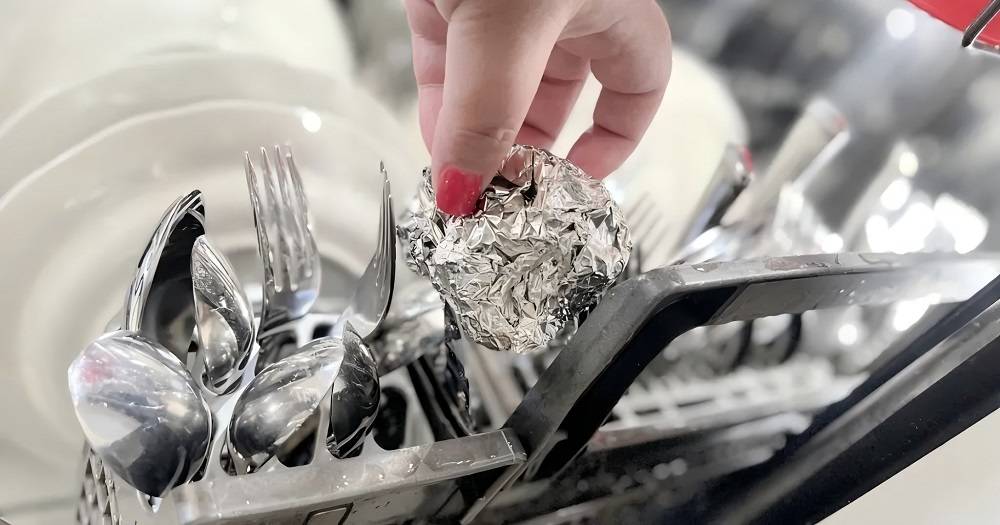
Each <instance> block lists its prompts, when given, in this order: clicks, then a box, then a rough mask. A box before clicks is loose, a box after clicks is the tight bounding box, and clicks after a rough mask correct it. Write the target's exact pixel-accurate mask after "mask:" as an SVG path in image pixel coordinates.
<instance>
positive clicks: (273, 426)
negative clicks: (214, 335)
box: [228, 329, 379, 473]
mask: <svg viewBox="0 0 1000 525" xmlns="http://www.w3.org/2000/svg"><path fill="white" fill-rule="evenodd" d="M343 334H344V335H343V337H324V338H320V339H316V340H314V341H311V342H309V343H307V344H306V345H305V346H303V347H302V348H301V349H300V350H299V351H298V352H296V353H294V354H292V355H290V356H288V357H285V358H284V359H282V360H280V361H278V362H276V363H272V364H270V365H268V366H267V367H265V368H264V369H263V370H262V371H261V372H260V373H259V374H257V376H256V377H254V379H253V381H251V383H250V384H249V385H248V386H247V388H246V390H244V391H243V393H242V394H241V395H240V398H239V399H238V400H237V402H236V406H235V407H234V409H233V418H232V422H231V423H230V425H229V432H228V440H229V445H230V453H231V455H232V457H233V459H234V462H235V463H236V466H237V471H238V472H239V473H246V472H252V471H254V470H257V469H259V468H261V467H262V466H263V465H264V464H265V463H267V462H268V461H270V459H271V458H273V457H275V456H276V455H277V456H285V455H287V454H288V453H290V452H291V451H292V450H294V449H297V448H298V447H299V446H300V445H302V444H303V442H304V441H305V440H306V439H307V438H308V437H310V436H314V435H315V434H314V432H315V430H316V429H317V428H328V429H329V431H328V434H327V439H326V444H327V447H328V448H329V449H330V451H331V452H332V453H333V454H334V455H337V456H338V457H344V456H346V455H349V454H351V453H353V452H354V451H355V450H357V448H358V447H359V446H360V445H361V443H362V442H363V440H364V436H365V435H366V433H367V431H368V429H369V428H370V427H371V425H372V423H373V422H374V419H375V412H377V410H378V400H379V382H378V374H377V372H376V369H375V360H374V358H373V357H372V354H371V351H370V350H369V349H368V347H367V346H365V344H364V343H363V342H362V341H361V339H360V338H359V337H358V336H357V334H356V333H355V332H354V331H353V329H348V330H345V331H344V333H343ZM328 396H329V399H330V421H329V422H328V423H326V422H322V421H319V413H320V410H319V408H320V404H321V403H323V401H324V399H327V397H328Z"/></svg>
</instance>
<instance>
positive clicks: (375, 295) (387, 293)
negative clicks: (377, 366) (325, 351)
mask: <svg viewBox="0 0 1000 525" xmlns="http://www.w3.org/2000/svg"><path fill="white" fill-rule="evenodd" d="M379 172H380V173H381V174H382V203H381V206H380V208H379V218H378V244H377V246H376V248H375V253H374V254H373V255H372V258H371V259H370V260H369V261H368V266H367V267H366V268H365V273H364V274H362V275H361V280H360V281H359V282H358V286H357V288H355V289H354V294H353V295H352V296H351V300H350V302H349V303H348V305H347V309H345V310H344V312H343V313H342V314H340V320H339V321H338V322H337V325H338V326H337V329H336V330H335V333H339V332H340V331H342V330H343V327H344V325H345V324H346V323H348V322H350V323H351V325H352V326H354V328H355V330H357V333H358V335H359V336H361V339H363V340H365V341H370V340H371V339H372V337H373V336H374V335H375V334H376V333H377V332H378V330H379V327H380V326H381V325H382V322H383V321H384V320H385V316H386V314H387V313H388V312H389V306H390V304H391V303H392V291H393V288H394V286H395V281H396V218H395V215H394V214H393V210H392V192H391V189H390V186H389V174H388V173H386V171H385V165H384V164H379Z"/></svg>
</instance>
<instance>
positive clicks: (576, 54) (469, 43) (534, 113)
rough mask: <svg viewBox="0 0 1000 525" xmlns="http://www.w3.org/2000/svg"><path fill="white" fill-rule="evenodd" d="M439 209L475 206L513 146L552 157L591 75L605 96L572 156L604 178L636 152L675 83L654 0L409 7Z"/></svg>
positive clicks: (501, 0) (477, 1) (453, 0)
mask: <svg viewBox="0 0 1000 525" xmlns="http://www.w3.org/2000/svg"><path fill="white" fill-rule="evenodd" d="M405 2H406V13H407V19H408V20H409V24H410V29H411V33H412V38H413V67H414V73H415V76H416V79H417V86H418V90H419V103H420V131H421V134H422V135H423V138H424V142H425V143H426V144H427V148H428V149H429V150H430V152H431V173H432V175H433V182H434V188H435V194H436V195H437V197H436V198H437V205H438V208H440V209H441V210H442V211H444V212H446V213H450V214H452V215H468V214H471V213H472V212H474V211H475V205H476V201H477V200H478V198H479V195H480V194H481V193H482V191H483V189H484V188H485V186H486V184H487V183H489V181H490V179H491V178H492V175H493V174H494V173H495V172H496V170H497V168H499V167H500V163H501V161H502V159H503V158H504V157H505V156H506V154H507V152H508V150H509V149H510V147H511V145H513V144H514V142H515V141H516V142H517V143H519V144H529V145H533V146H538V147H542V148H549V147H551V146H552V143H553V142H554V141H555V139H556V137H557V136H558V135H559V132H560V131H561V130H562V127H563V124H565V122H566V118H567V117H568V116H569V113H570V110H571V109H572V108H573V105H574V103H575V102H576V99H577V96H578V95H579V93H580V89H581V88H582V87H583V82H584V80H586V78H587V75H588V73H590V72H593V73H594V77H595V78H596V79H597V80H598V81H599V82H600V83H601V85H602V86H603V89H602V91H601V95H600V97H599V98H598V101H597V106H596V107H595V108H594V123H593V126H592V127H591V128H590V129H589V130H588V131H586V132H585V133H583V134H582V135H581V136H580V138H579V139H578V140H577V141H576V143H575V144H574V145H573V147H572V149H571V150H570V152H569V155H568V158H569V160H570V161H571V162H573V163H574V164H576V165H577V166H579V167H580V168H581V169H583V171H585V172H586V173H589V174H590V175H591V176H593V177H596V178H603V177H605V176H607V175H608V174H609V173H611V172H612V171H614V170H615V169H616V168H617V167H618V166H620V165H621V163H622V162H624V161H625V159H626V158H628V156H629V155H630V154H631V153H632V151H633V150H634V149H635V147H636V144H638V141H639V139H640V138H641V137H642V135H643V133H645V131H646V128H647V127H648V126H649V123H650V121H651V120H652V119H653V116H654V115H655V113H656V110H657V108H658V107H659V105H660V100H661V99H662V98H663V91H664V89H665V88H666V85H667V80H668V78H669V77H670V31H669V29H668V28H667V22H666V19H665V18H664V16H663V12H662V11H661V10H660V8H659V6H658V5H657V4H656V2H655V1H653V0H617V1H614V0H405Z"/></svg>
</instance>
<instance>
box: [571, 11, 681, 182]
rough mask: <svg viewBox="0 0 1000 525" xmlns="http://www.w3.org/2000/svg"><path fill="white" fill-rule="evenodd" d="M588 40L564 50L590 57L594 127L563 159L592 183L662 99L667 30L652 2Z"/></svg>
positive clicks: (621, 156)
mask: <svg viewBox="0 0 1000 525" xmlns="http://www.w3.org/2000/svg"><path fill="white" fill-rule="evenodd" d="M632 7H633V8H634V9H636V10H637V11H636V12H634V13H630V14H627V15H626V16H625V17H624V18H622V19H621V22H620V23H617V24H613V25H612V26H611V27H609V28H608V29H607V30H605V31H603V32H601V33H599V34H596V35H592V36H586V37H581V38H578V39H574V40H570V41H564V42H563V43H562V44H561V45H563V46H564V47H565V48H566V49H567V50H569V51H570V52H572V53H574V54H579V55H582V56H591V57H593V58H592V59H591V70H592V71H593V72H594V76H595V77H596V78H597V80H598V81H599V82H600V83H601V85H602V86H603V89H602V90H601V94H600V96H599V97H598V99H597V105H596V106H595V107H594V124H593V126H592V127H591V128H590V129H589V130H588V131H586V132H584V133H583V134H582V135H581V136H580V138H579V139H578V140H577V142H576V143H575V144H574V145H573V147H572V149H570V152H569V155H568V159H569V160H570V161H571V162H573V163H574V164H576V165H577V166H579V167H580V168H581V169H583V170H584V171H585V172H586V173H589V174H590V175H592V176H593V177H595V178H604V177H606V176H607V175H608V174H610V173H611V172H612V171H614V170H615V169H617V168H618V167H619V166H621V164H622V162H624V161H625V160H626V159H627V158H628V156H629V155H631V154H632V151H634V150H635V147H636V145H638V143H639V139H641V138H642V135H643V133H645V132H646V128H648V127H649V123H650V122H651V121H652V120H653V117H654V116H655V115H656V110H657V109H658V108H659V106H660V101H661V100H662V99H663V92H664V90H665V89H666V86H667V80H668V79H669V78H670V30H669V28H668V27H667V22H666V19H665V18H664V17H663V12H662V11H661V10H660V8H659V7H658V6H657V5H656V4H655V3H654V2H636V3H635V4H632Z"/></svg>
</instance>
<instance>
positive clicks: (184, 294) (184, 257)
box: [122, 190, 205, 363]
mask: <svg viewBox="0 0 1000 525" xmlns="http://www.w3.org/2000/svg"><path fill="white" fill-rule="evenodd" d="M204 221H205V205H204V203H203V201H202V197H201V192H200V191H197V190H195V191H192V192H191V193H189V194H187V195H185V196H183V197H181V198H179V199H177V200H176V201H174V203H173V204H171V205H170V207H169V208H167V211H166V213H164V214H163V217H162V218H161V219H160V223H159V224H158V225H157V227H156V231H154V232H153V236H152V237H151V238H150V240H149V244H147V245H146V250H145V252H143V254H142V257H141V258H140V260H139V267H138V269H137V270H136V274H135V278H134V279H133V280H132V284H131V285H130V286H129V289H128V294H127V296H126V299H125V309H124V312H123V316H122V317H123V321H124V323H123V324H124V326H123V328H124V329H125V330H131V331H134V332H138V333H140V334H142V335H144V336H146V337H147V338H149V339H151V340H153V341H155V342H156V343H159V344H160V345H163V346H164V347H166V348H167V350H169V351H170V352H171V353H173V354H174V355H175V356H177V358H178V359H180V361H181V362H182V363H186V362H187V353H188V348H189V347H190V345H191V340H192V336H193V333H194V299H193V297H192V296H191V250H192V248H193V247H194V241H195V239H197V238H198V237H200V236H201V235H204V233H205V225H204Z"/></svg>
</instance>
